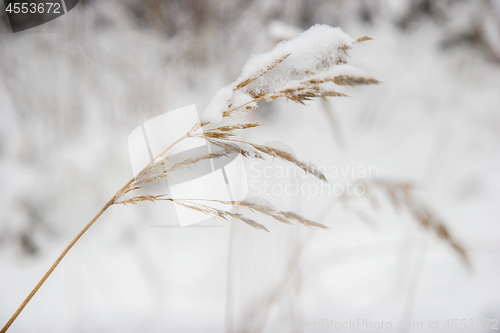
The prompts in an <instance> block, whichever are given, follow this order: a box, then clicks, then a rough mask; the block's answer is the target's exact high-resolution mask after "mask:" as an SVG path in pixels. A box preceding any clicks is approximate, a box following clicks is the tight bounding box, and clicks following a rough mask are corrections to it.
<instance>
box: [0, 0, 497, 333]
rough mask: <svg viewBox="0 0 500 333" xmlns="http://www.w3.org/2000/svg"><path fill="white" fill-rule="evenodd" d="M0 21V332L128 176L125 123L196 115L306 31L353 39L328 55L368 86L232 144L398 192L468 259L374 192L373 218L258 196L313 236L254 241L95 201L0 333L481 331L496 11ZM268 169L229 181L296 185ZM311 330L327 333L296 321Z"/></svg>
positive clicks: (490, 228) (242, 5)
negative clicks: (402, 188) (343, 55)
mask: <svg viewBox="0 0 500 333" xmlns="http://www.w3.org/2000/svg"><path fill="white" fill-rule="evenodd" d="M0 21H1V22H2V24H1V25H0V55H1V56H0V116H1V118H0V175H1V176H0V186H1V191H0V196H1V197H0V212H1V214H0V322H1V323H2V325H3V323H5V322H6V321H7V320H8V319H9V318H10V316H11V315H12V313H13V312H14V311H15V310H16V309H17V307H18V306H19V304H20V303H21V302H22V300H23V299H24V297H26V295H27V294H28V293H29V292H30V291H31V289H32V288H33V287H34V286H35V284H36V283H37V282H38V280H39V279H40V278H41V277H42V275H43V274H44V273H45V272H46V270H47V269H48V267H49V266H50V265H51V264H52V262H53V261H54V260H55V258H56V257H57V256H58V255H59V253H60V252H61V251H62V249H63V248H64V247H65V246H66V244H67V243H68V242H69V241H70V240H71V239H72V238H73V237H74V236H75V235H76V234H77V233H78V231H79V230H80V229H81V228H82V227H83V226H84V225H85V224H86V223H87V222H88V221H89V220H90V219H91V218H92V217H93V216H94V215H95V213H96V212H97V211H98V210H99V209H100V208H101V207H102V205H103V204H104V203H105V202H106V201H107V200H108V199H109V198H110V197H111V196H112V195H113V194H114V193H115V192H116V190H118V189H119V188H120V187H121V186H122V185H123V184H124V183H125V182H126V181H127V180H128V179H130V177H131V176H132V170H131V166H130V161H129V156H128V148H127V138H128V135H129V133H130V132H131V131H132V130H133V129H134V128H135V127H137V126H138V125H139V124H141V123H143V122H145V121H147V120H149V119H151V118H153V117H155V116H157V115H160V114H162V113H164V112H166V111H169V110H173V109H176V108H179V107H182V106H185V105H189V104H193V103H194V104H196V106H197V108H198V110H202V109H203V108H204V107H205V106H206V105H207V103H208V101H209V100H210V98H211V97H212V96H213V95H214V94H215V93H216V92H217V90H218V89H219V88H221V87H223V86H225V85H227V84H228V83H230V82H232V81H234V80H235V79H236V78H237V77H238V76H239V73H240V71H241V68H242V67H243V65H244V64H245V63H246V61H247V60H248V59H249V57H250V56H251V55H252V54H254V53H258V52H265V51H267V50H269V49H271V48H272V47H273V46H274V45H275V44H276V43H277V42H279V41H280V40H285V39H289V38H293V37H294V36H296V35H297V34H298V33H300V32H301V31H304V30H306V29H307V28H309V27H310V26H312V25H314V24H316V23H324V24H328V25H331V26H340V27H341V28H342V29H343V30H344V31H345V32H346V33H348V34H349V35H350V36H352V37H353V38H359V37H362V36H365V35H368V36H370V37H372V38H374V40H373V41H367V42H364V43H362V44H359V45H357V46H356V47H355V48H354V49H353V50H351V51H350V52H349V55H350V57H351V58H350V60H349V61H350V63H351V64H354V65H356V66H357V67H359V68H362V69H363V70H365V71H366V72H367V73H368V74H369V75H371V76H373V77H375V78H377V79H378V80H380V81H381V82H382V84H380V85H378V86H366V87H351V88H349V89H344V91H345V92H346V93H348V94H349V95H350V96H351V97H349V98H332V99H330V100H329V102H328V103H324V102H321V101H313V102H310V103H308V104H307V105H306V106H302V105H296V104H293V103H291V102H286V101H275V102H272V103H266V102H264V103H263V104H262V105H261V106H260V107H259V108H258V109H257V110H255V111H254V112H253V113H252V114H249V115H248V116H247V118H245V119H246V120H251V121H263V122H265V123H266V124H267V126H265V127H263V128H259V129H255V130H250V132H249V134H248V137H246V139H249V140H252V141H255V142H257V143H265V142H266V141H281V142H284V143H286V144H287V145H288V146H290V147H292V148H293V149H294V151H295V152H296V154H297V156H298V157H299V158H300V159H304V160H310V161H314V163H315V164H316V165H318V166H324V167H327V168H336V170H344V171H346V170H352V169H355V170H360V169H363V168H370V167H372V168H373V167H374V168H376V170H377V173H376V174H375V175H373V174H372V177H374V178H376V179H384V180H391V181H405V182H411V183H413V184H414V185H415V186H416V187H417V188H418V195H419V197H420V198H421V199H422V200H423V201H425V202H426V203H427V204H429V205H430V206H432V207H433V209H434V210H435V211H436V213H437V214H438V215H439V216H440V217H442V218H443V220H444V221H445V222H446V223H447V225H448V226H449V228H450V230H451V232H452V234H453V235H454V237H456V238H457V239H459V240H460V241H461V242H462V243H463V244H464V246H465V247H466V248H467V249H468V254H469V256H470V260H471V264H472V265H471V268H470V269H468V268H467V267H466V266H464V264H463V262H462V261H461V260H460V258H459V256H457V254H456V253H455V252H453V251H452V250H451V248H450V247H449V246H448V245H447V244H446V243H445V242H443V241H441V240H439V239H438V238H437V237H436V236H435V235H434V234H432V233H430V232H428V231H426V230H423V229H422V228H421V227H420V226H419V225H418V223H416V222H415V221H414V220H413V219H412V218H411V216H409V215H408V214H407V213H405V211H404V210H402V211H399V212H398V211H395V210H394V209H393V208H392V207H391V205H390V202H389V201H388V200H387V199H385V200H384V198H381V199H380V207H379V209H373V207H372V206H371V205H370V204H369V203H367V202H366V200H363V199H362V198H359V200H358V199H356V200H355V201H356V205H357V206H356V207H357V209H359V210H360V211H362V212H363V215H362V216H361V217H363V218H360V216H359V215H356V214H353V213H352V211H349V210H346V209H344V208H343V207H342V206H341V205H334V202H335V197H334V196H332V195H327V194H325V193H318V194H317V195H310V194H311V193H307V194H306V195H303V194H298V195H293V196H287V195H275V194H273V193H268V194H267V195H263V196H264V197H265V199H267V200H269V201H270V202H272V203H273V204H274V205H275V206H276V207H278V208H279V209H281V210H293V211H295V212H297V213H300V214H302V215H304V216H306V217H307V218H310V219H313V220H315V221H317V222H321V223H324V224H326V225H328V226H329V227H330V228H331V229H330V230H328V231H323V230H314V229H308V228H306V227H303V226H300V225H294V226H288V225H281V224H278V222H276V221H273V220H268V219H265V218H261V217H257V216H256V217H255V218H259V220H258V221H259V222H262V223H263V224H265V225H266V227H267V228H268V229H269V230H270V231H271V232H270V233H265V232H263V231H259V230H256V229H253V228H250V227H248V226H247V225H243V224H242V223H241V222H238V221H230V222H226V221H209V222H210V223H211V224H219V225H221V226H222V227H215V228H189V229H187V228H182V229H181V228H166V227H154V225H165V224H169V223H170V222H169V218H168V214H166V213H165V212H166V211H167V210H166V209H168V208H164V207H161V205H160V204H156V205H154V204H150V203H144V204H142V205H137V206H128V207H125V206H114V207H111V209H110V210H109V211H107V212H106V213H105V215H104V216H103V217H102V218H101V219H100V220H99V221H98V223H96V225H94V226H93V227H92V228H91V229H90V230H89V232H88V233H87V234H86V235H85V236H84V237H83V238H82V239H81V240H80V241H79V242H78V244H77V245H76V246H75V247H74V248H73V249H72V250H71V252H70V253H69V254H68V256H67V257H66V258H65V259H64V260H63V262H62V263H61V265H60V266H59V267H58V268H57V269H56V271H55V272H54V274H53V275H52V276H51V277H50V278H49V279H48V280H47V282H46V283H45V285H44V286H43V287H42V288H41V289H40V291H39V292H38V294H37V295H36V296H35V297H34V298H33V299H32V301H31V302H30V303H29V304H28V306H27V307H26V308H25V310H24V311H23V313H22V314H21V315H20V316H19V317H18V319H17V321H16V322H15V323H14V324H13V326H12V327H11V329H10V331H11V332H137V331H140V332H224V331H226V332H230V331H235V332H329V331H335V330H336V331H374V332H375V331H385V330H383V329H376V325H374V326H375V327H373V329H371V330H370V329H369V328H368V329H367V328H366V326H358V327H357V328H356V329H355V328H352V327H350V328H347V329H335V327H334V326H335V323H345V322H347V323H349V322H352V321H354V322H358V320H363V321H369V322H371V323H373V324H375V323H381V322H382V321H383V322H384V323H387V322H390V323H391V324H392V327H393V329H392V330H393V331H398V330H397V329H395V328H394V327H395V326H396V325H397V323H398V322H405V323H406V322H411V323H422V326H421V327H422V329H413V330H412V329H406V330H405V329H403V330H399V331H442V330H446V327H445V326H444V325H445V323H446V321H447V320H450V321H449V325H450V327H451V324H452V320H453V319H457V320H458V321H457V322H458V323H460V320H464V321H465V322H467V325H469V323H470V320H473V321H476V320H482V319H496V320H500V282H498V281H499V276H500V225H499V222H500V221H499V218H500V206H499V205H498V203H499V202H500V171H499V170H500V94H499V92H500V2H499V1H495V0H490V1H446V0H442V1H439V0H435V1H431V0H426V1H424V0H413V1H410V0H399V1H398V0H396V1H390V0H378V1H377V0H374V1H326V0H325V1H322V0H318V1H296V0H283V1H278V0H273V1H269V0H254V1H215V0H213V1H212V0H210V1H197V0H190V1H138V0H126V1H114V0H106V1H104V0H100V1H91V0H87V1H83V0H81V1H80V3H79V4H78V5H77V7H75V8H74V9H73V10H72V11H70V12H69V13H68V14H67V15H64V16H63V17H61V18H59V19H57V20H55V21H52V22H50V23H47V24H45V25H42V26H39V27H37V28H33V29H31V30H28V31H25V32H20V33H16V34H12V33H11V31H10V28H9V26H8V20H7V18H6V17H5V14H4V13H3V14H2V17H1V19H0ZM269 167H273V168H274V169H269ZM285 167H286V164H284V163H281V162H279V161H269V162H266V163H264V162H259V163H258V164H251V163H249V164H248V172H249V176H250V179H252V180H255V181H256V182H255V183H254V184H264V182H265V181H267V182H269V183H270V184H281V185H283V186H284V185H286V184H288V183H291V184H293V185H294V186H298V187H300V185H301V184H307V185H309V184H318V181H317V179H314V177H310V176H306V175H305V174H303V173H302V172H297V173H295V174H294V173H291V174H289V175H285V176H282V175H276V174H274V175H273V177H265V176H264V175H262V177H258V174H259V173H262V174H263V173H264V170H267V172H270V170H279V169H280V168H281V169H283V168H285ZM349 168H351V169H349ZM259 171H260V172H259ZM351 176H352V175H350V174H348V175H346V177H343V176H342V177H329V180H330V183H331V184H337V183H339V184H345V183H346V182H347V181H354V180H353V179H351V178H352V177H351ZM327 177H328V175H327ZM276 188H278V187H276ZM311 188H312V187H311ZM299 193H300V192H299ZM165 205H168V204H165ZM365 215H366V216H369V218H367V217H365ZM324 320H327V321H332V322H333V327H332V326H328V327H325V326H324V325H323V326H321V327H314V325H315V323H316V326H317V325H318V324H317V323H322V324H324V323H325V321H324ZM429 321H430V322H433V323H434V322H436V321H437V322H438V325H439V329H437V330H436V329H434V330H433V329H430V328H429ZM497 322H498V321H497ZM358 323H359V322H358ZM386 327H387V326H386ZM416 327H418V324H417V326H416ZM467 327H468V328H467V329H464V331H469V332H482V331H491V330H482V329H481V328H480V327H476V326H474V327H473V328H471V329H469V327H470V326H467ZM497 327H498V325H497ZM455 331H456V330H455Z"/></svg>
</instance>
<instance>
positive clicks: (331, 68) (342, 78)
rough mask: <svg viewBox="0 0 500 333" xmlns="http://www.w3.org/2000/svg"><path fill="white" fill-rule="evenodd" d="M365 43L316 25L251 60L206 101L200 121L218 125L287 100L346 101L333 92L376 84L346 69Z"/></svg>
mask: <svg viewBox="0 0 500 333" xmlns="http://www.w3.org/2000/svg"><path fill="white" fill-rule="evenodd" d="M368 39H370V38H369V37H363V38H360V39H358V40H354V39H353V38H351V37H350V36H349V35H347V34H346V33H344V32H343V31H342V30H341V29H340V28H332V27H330V26H327V25H315V26H313V27H311V28H310V29H309V30H307V31H305V32H303V33H302V34H300V35H299V36H298V37H296V38H294V39H292V40H289V41H283V42H281V43H279V44H278V45H276V47H275V48H274V49H273V50H271V51H269V52H266V53H262V54H258V55H255V56H253V57H251V58H250V60H249V61H248V62H247V64H246V65H245V67H244V68H243V71H242V73H241V75H240V77H239V78H238V79H237V80H236V81H234V82H233V83H231V84H230V85H228V86H226V87H224V88H222V89H221V90H219V92H218V93H217V94H216V95H215V96H214V98H213V99H212V100H211V101H210V103H209V104H208V106H207V108H206V109H205V111H204V113H203V115H202V117H203V119H202V120H203V121H206V122H211V123H219V122H221V120H222V118H223V117H226V116H231V115H234V114H236V113H242V112H246V111H247V110H251V109H254V108H256V107H257V104H256V102H258V101H263V100H266V101H271V100H275V99H278V98H287V99H289V100H292V101H295V102H299V103H304V101H307V100H310V99H312V98H314V97H327V96H345V94H342V93H340V92H337V91H336V88H337V87H338V86H346V85H348V86H353V85H362V84H376V83H378V81H377V80H375V79H373V78H369V77H366V76H365V73H364V72H363V71H362V70H360V69H358V68H356V67H354V66H351V65H348V64H347V62H348V59H349V56H348V54H347V50H348V49H350V48H351V47H352V45H353V44H354V43H356V42H362V41H365V40H368Z"/></svg>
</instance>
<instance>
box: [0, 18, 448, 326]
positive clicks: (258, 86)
mask: <svg viewBox="0 0 500 333" xmlns="http://www.w3.org/2000/svg"><path fill="white" fill-rule="evenodd" d="M313 29H316V30H318V29H323V32H326V34H327V35H328V34H331V33H332V31H328V29H327V28H325V27H324V26H323V27H319V28H317V27H313V28H311V29H310V30H313ZM325 29H326V30H325ZM329 29H330V30H334V32H333V35H334V36H337V37H339V39H346V38H350V37H348V36H347V35H345V34H344V33H341V32H339V31H340V30H335V29H333V28H329ZM306 33H307V32H306ZM306 33H305V34H306ZM346 36H347V37H346ZM364 40H368V38H367V37H363V38H360V39H358V40H357V41H358V42H361V41H364ZM351 43H352V41H351ZM349 48H350V45H348V44H343V45H339V46H338V47H337V49H336V51H335V54H334V55H327V56H325V58H323V59H321V61H320V62H319V63H311V64H312V65H311V67H310V68H306V69H304V68H303V64H302V63H301V62H295V63H294V62H289V63H287V61H289V59H290V57H293V56H294V53H293V52H288V53H286V54H283V55H281V56H280V57H278V58H275V59H273V60H271V61H270V62H268V63H267V64H264V65H262V66H260V68H258V69H257V70H254V71H253V72H250V73H247V74H245V75H246V76H245V75H243V76H242V77H241V78H240V79H239V80H238V81H236V82H235V83H234V84H233V86H232V87H231V88H230V89H223V90H221V91H223V94H222V95H223V97H224V98H226V99H225V100H224V99H223V102H224V103H222V104H221V103H220V98H219V99H218V101H216V102H218V103H215V104H214V105H215V106H216V107H217V108H216V109H217V110H216V113H220V115H221V116H222V117H223V118H224V117H225V118H227V117H231V116H233V115H235V114H237V113H245V112H247V111H248V110H252V109H255V108H257V107H258V105H257V102H258V101H273V100H276V99H279V98H286V99H288V100H292V101H294V102H297V103H302V104H303V103H304V102H305V101H308V100H311V99H313V98H317V97H327V96H345V94H343V93H341V92H338V91H336V90H335V89H336V88H335V86H342V85H363V84H376V83H378V81H377V80H375V79H372V78H367V77H364V76H362V75H358V74H352V73H351V74H349V73H342V72H343V71H346V72H349V71H351V70H352V68H351V67H347V65H345V64H346V63H347V57H348V55H347V52H346V51H347V50H348V49H349ZM297 52H298V53H299V54H300V52H301V51H300V48H299V49H297ZM296 65H297V67H294V66H296ZM283 66H285V67H284V68H285V69H286V70H285V71H284V72H283V69H282V68H281V67H283ZM300 66H302V67H300ZM335 66H338V67H335ZM341 66H344V67H341ZM332 68H334V69H337V68H338V69H339V70H338V71H337V74H338V75H332V76H331V79H329V77H330V76H328V75H326V74H328V73H330V72H329V70H330V69H332ZM277 71H278V72H279V71H281V75H282V76H283V75H284V78H286V79H287V80H284V81H283V80H276V75H275V74H276V73H278V72H277ZM283 73H284V74H283ZM330 74H331V73H330ZM325 75H326V76H325ZM288 78H290V79H288ZM312 80H315V81H312ZM269 82H271V83H272V84H268V83H269ZM331 83H333V86H332V85H331ZM224 94H225V95H224ZM236 97H237V98H236ZM236 102H238V103H236ZM212 104H213V103H211V104H210V105H211V106H212V109H213V106H214V105H212ZM206 113H207V114H209V112H206ZM216 123H218V122H216V121H215V122H214V121H209V120H206V119H204V120H203V121H202V122H199V123H196V124H194V125H193V127H192V128H191V130H190V131H188V132H187V133H186V134H185V135H183V136H181V137H180V138H178V139H177V140H176V141H175V142H174V143H172V144H171V145H170V146H169V147H167V148H166V149H165V150H164V151H163V152H162V153H160V154H159V155H158V156H156V158H155V159H154V160H153V161H152V162H151V163H149V164H148V165H147V166H145V167H144V169H143V170H142V171H141V172H139V173H138V174H137V175H136V176H135V177H134V178H132V179H131V180H129V181H128V182H127V183H126V184H125V185H124V186H123V187H122V188H121V189H120V190H118V191H117V192H116V194H115V195H114V196H113V197H112V198H111V199H110V200H109V201H108V202H107V203H106V204H105V205H104V207H103V208H102V209H101V210H100V211H99V212H98V213H97V214H96V215H95V217H94V218H93V219H92V220H91V221H90V222H89V223H88V224H87V225H86V226H85V227H84V228H83V229H82V230H81V231H80V233H78V235H77V236H76V237H75V238H74V239H73V240H72V241H71V242H70V243H69V244H68V246H67V247H66V248H65V249H64V251H63V252H62V253H61V254H60V256H59V257H58V258H57V260H56V261H55V262H54V263H53V265H52V266H51V267H50V268H49V270H48V271H47V273H46V274H45V275H44V276H43V277H42V279H41V280H40V281H39V283H38V284H37V285H36V286H35V288H34V289H33V290H32V291H31V293H30V294H29V295H28V297H26V299H25V300H24V301H23V302H22V304H21V305H20V306H19V308H18V309H17V310H16V311H15V313H14V314H13V315H12V317H11V318H10V319H9V321H8V322H7V323H6V324H5V326H4V327H3V328H2V330H1V331H0V333H4V332H6V331H7V330H8V329H9V327H10V326H11V324H12V323H13V322H14V320H15V319H16V318H17V316H18V315H19V314H20V313H21V311H22V310H23V309H24V307H25V306H26V305H27V304H28V302H29V301H30V300H31V298H32V297H33V296H34V295H35V294H36V292H37V291H38V290H39V289H40V287H41V286H42V285H43V283H44V282H45V281H46V280H47V278H48V277H49V276H50V275H51V274H52V272H53V271H54V269H55V268H56V267H57V266H58V265H59V263H60V262H61V260H62V259H63V258H64V257H65V256H66V254H67V253H68V251H69V250H70V249H71V248H72V247H73V246H74V245H75V244H76V242H78V240H79V239H80V238H81V237H82V236H83V235H84V234H85V232H86V231H87V230H88V229H89V228H90V227H91V226H92V225H93V224H94V223H95V222H96V221H97V219H99V217H100V216H101V215H102V214H103V213H104V212H105V211H106V210H107V209H108V208H109V207H111V206H113V205H115V204H123V205H127V204H138V203H140V202H158V201H171V202H174V203H175V204H177V205H181V206H183V207H185V208H187V209H191V210H194V211H198V212H200V213H203V214H206V215H209V216H217V217H220V218H223V219H226V220H228V219H229V218H234V219H237V220H240V221H242V222H244V223H246V224H248V225H250V226H252V227H254V228H257V229H261V230H266V231H267V228H265V227H264V226H263V225H261V224H259V223H257V222H255V221H254V220H252V219H249V218H247V217H245V216H243V215H241V214H237V213H233V212H230V211H225V210H220V209H216V208H214V207H211V206H210V205H208V204H202V203H200V201H199V200H196V199H184V200H179V199H172V198H165V197H163V196H152V195H141V196H135V197H132V198H129V199H123V197H124V196H125V195H127V194H129V193H130V192H133V191H135V190H138V189H140V188H141V185H142V184H144V183H148V182H151V181H154V180H158V179H160V178H163V177H167V176H168V175H169V174H171V173H172V172H174V171H176V170H179V169H181V168H184V167H189V166H190V165H193V164H194V163H197V162H199V161H201V160H207V159H216V158H220V157H223V156H225V155H226V154H229V153H240V154H242V155H243V156H244V157H252V158H260V159H263V155H268V156H270V157H274V158H279V159H282V160H284V161H287V162H290V163H293V164H295V165H297V166H298V167H299V168H301V169H302V170H304V171H305V172H307V173H309V174H311V175H314V176H316V177H318V178H319V179H321V180H322V181H326V178H325V176H324V175H323V174H322V173H321V172H320V171H319V170H318V169H317V168H316V167H314V166H311V165H309V164H307V163H304V162H301V161H300V160H298V159H297V158H296V157H294V156H293V155H292V154H290V153H288V152H285V151H283V150H280V149H277V148H274V147H270V146H265V145H260V144H256V143H252V142H244V141H238V140H235V139H232V137H234V136H236V135H237V131H239V130H244V129H248V128H253V127H256V126H260V125H262V124H260V123H245V124H236V125H225V126H219V127H217V125H216ZM209 125H213V126H214V128H211V129H210V128H208V127H209ZM203 130H205V134H204V135H203V133H202V132H203ZM193 136H200V137H204V138H205V139H206V140H207V141H208V142H211V143H213V144H215V145H217V146H219V147H221V148H222V149H223V150H222V151H220V152H214V153H210V154H208V155H202V156H196V157H191V158H188V159H186V160H184V161H182V162H180V163H177V164H173V165H169V163H171V161H170V156H169V152H170V150H171V149H172V147H174V146H175V145H177V144H178V143H179V142H181V141H183V140H185V139H187V138H189V137H193ZM236 204H237V205H238V206H240V207H245V208H247V209H249V210H251V211H253V212H257V213H261V214H263V215H267V216H270V217H272V218H274V219H275V220H277V221H280V222H283V223H287V224H289V223H292V222H298V223H300V224H302V225H305V226H309V227H318V228H322V229H326V228H327V227H326V226H324V225H322V224H319V223H316V222H314V221H311V220H308V219H306V218H304V217H302V216H300V215H298V214H296V213H293V212H283V211H278V210H274V209H273V208H270V207H265V206H262V205H259V204H253V203H250V202H246V201H243V202H240V203H236ZM427 220H428V219H426V221H427ZM431 224H432V223H431V222H429V225H431ZM434 229H435V230H437V231H439V234H440V235H441V237H443V238H446V239H447V238H448V237H449V234H448V233H447V230H446V229H444V228H442V227H435V228H434Z"/></svg>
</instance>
